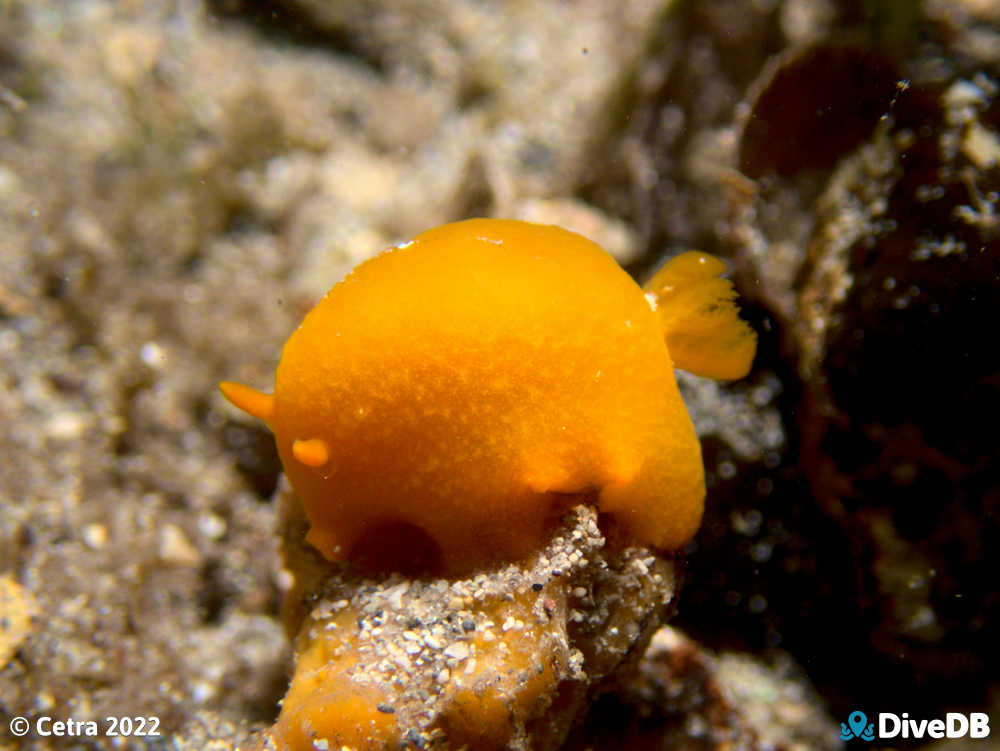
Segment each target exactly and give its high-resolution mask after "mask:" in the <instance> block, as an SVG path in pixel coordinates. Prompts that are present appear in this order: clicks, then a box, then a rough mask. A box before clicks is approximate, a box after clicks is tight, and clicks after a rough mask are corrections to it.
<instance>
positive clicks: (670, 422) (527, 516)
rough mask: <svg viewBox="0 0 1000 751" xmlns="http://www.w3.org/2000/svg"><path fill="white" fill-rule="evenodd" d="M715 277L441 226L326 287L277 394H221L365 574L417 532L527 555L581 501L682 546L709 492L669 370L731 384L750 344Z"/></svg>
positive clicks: (461, 563)
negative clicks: (248, 420)
mask: <svg viewBox="0 0 1000 751" xmlns="http://www.w3.org/2000/svg"><path fill="white" fill-rule="evenodd" d="M724 268H725V267H724V265H723V264H722V262H721V261H718V260H717V259H715V258H713V257H711V256H708V255H706V254H703V253H696V252H689V253H685V254H683V255H681V256H678V257H677V258H675V259H674V260H673V261H671V262H668V264H667V265H666V266H665V267H664V268H663V269H662V270H661V271H660V272H658V273H657V275H656V276H654V278H653V279H652V280H651V281H650V283H649V284H648V285H647V286H646V288H645V289H642V288H640V287H639V286H638V285H637V284H636V283H635V282H634V281H633V280H632V279H631V277H629V276H628V274H626V273H625V271H624V270H622V269H621V268H620V267H619V266H618V264H617V263H615V261H614V260H613V259H612V258H611V256H610V255H608V254H607V253H606V252H605V251H604V250H603V249H602V248H600V247H599V246H598V245H596V244H595V243H593V242H591V241H589V240H587V239H586V238H584V237H582V236H580V235H577V234H575V233H572V232H569V231H567V230H564V229H560V228H558V227H552V226H543V225H535V224H528V223H525V222H519V221H513V220H501V219H470V220H466V221H462V222H456V223H453V224H447V225H444V226H441V227H438V228H436V229H432V230H429V231H427V232H424V233H423V234H421V235H419V236H417V237H416V238H414V239H413V240H412V241H410V242H408V243H405V244H402V245H399V246H396V247H395V248H392V249H390V250H388V251H385V252H383V253H382V254H380V255H378V256H376V257H375V258H372V259H371V260H369V261H366V262H364V263H362V264H361V265H360V266H358V267H357V268H356V269H355V270H354V271H352V272H351V273H350V274H349V275H348V276H347V277H346V278H345V279H344V280H343V281H342V282H340V283H339V284H337V285H336V286H334V287H333V288H332V289H331V290H330V291H329V292H328V293H327V294H326V296H325V297H324V298H323V299H322V300H321V301H320V302H319V303H318V304H317V305H316V307H315V308H313V310H312V311H311V312H310V313H309V314H308V315H307V316H306V318H305V320H304V321H303V322H302V324H301V325H300V326H299V328H298V329H297V330H296V331H295V332H294V333H293V334H292V336H291V337H290V338H289V340H288V341H287V343H286V344H285V346H284V349H283V351H282V356H281V361H280V364H279V365H278V370H277V373H276V376H275V388H274V394H273V396H272V395H269V394H264V393H261V392H259V391H256V390H254V389H252V388H250V387H247V386H243V385H240V384H235V383H228V382H227V383H223V384H221V388H222V391H223V393H224V394H225V396H226V397H227V398H228V399H229V400H230V401H231V402H232V403H233V404H234V405H236V406H237V407H239V408H241V409H243V410H245V411H246V412H248V413H249V414H251V415H253V416H255V417H258V418H260V419H262V420H263V421H264V422H265V423H266V424H267V425H268V427H269V428H270V429H271V430H272V431H273V433H274V435H275V440H276V442H277V446H278V452H279V454H280V456H281V460H282V463H283V465H284V468H285V472H286V474H287V475H288V479H289V481H290V482H291V485H292V487H293V488H294V490H295V492H296V495H297V497H298V499H299V501H300V502H301V504H302V508H303V511H304V512H305V515H306V517H307V519H308V522H309V525H310V530H309V533H308V535H307V538H306V539H307V541H308V542H309V543H310V544H312V545H313V546H315V547H316V548H317V549H318V550H319V551H320V552H321V553H322V554H323V555H324V556H325V557H326V558H328V559H330V560H333V561H336V560H343V559H355V558H358V557H362V558H367V559H371V558H372V553H373V551H374V552H375V556H374V557H375V559H376V561H375V562H376V564H377V562H378V561H377V559H378V549H379V548H384V547H386V546H390V547H392V546H396V545H399V544H404V545H405V544H406V540H409V539H412V538H413V535H414V534H416V535H418V536H419V535H420V534H422V535H423V536H425V537H426V540H427V541H429V545H430V548H431V549H432V550H433V554H434V558H435V566H436V567H437V568H439V569H440V570H442V571H445V572H450V573H455V572H467V571H469V570H473V569H475V568H477V567H480V566H483V565H486V564H488V563H490V562H493V561H496V560H511V559H517V558H520V557H523V556H525V555H527V554H528V553H530V552H531V551H532V550H534V549H537V548H539V547H540V546H541V545H542V543H543V542H544V536H545V534H546V529H547V525H548V523H549V522H550V521H551V520H552V518H553V517H554V516H556V517H557V516H558V515H559V514H560V513H562V512H563V511H565V509H566V508H567V506H569V505H572V504H573V503H576V502H590V503H594V504H596V505H597V507H598V508H599V511H600V513H601V514H602V516H603V517H604V518H606V519H609V520H611V522H613V524H614V526H615V527H616V528H617V529H619V530H621V532H622V533H623V534H624V535H625V537H626V539H627V540H629V541H630V542H634V543H636V544H644V545H649V546H652V547H656V548H661V549H675V548H677V547H679V546H681V545H683V544H684V543H685V542H687V541H688V540H689V539H690V538H691V537H692V536H693V534H694V533H695V531H696V530H697V528H698V525H699V524H700V520H701V515H702V507H703V500H704V494H705V487H704V476H703V469H702V461H701V450H700V446H699V443H698V439H697V436H696V435H695V432H694V428H693V426H692V424H691V420H690V418H689V416H688V413H687V410H686V408H685V406H684V404H683V402H682V400H681V396H680V393H679V391H678V388H677V384H676V381H675V379H674V374H673V369H674V367H675V366H677V367H682V368H685V369H689V370H692V371H693V372H696V373H699V374H703V375H709V376H712V377H716V378H720V377H721V378H736V377H741V376H742V375H745V373H746V372H747V371H748V370H749V367H750V364H751V361H752V359H753V354H754V349H755V338H754V334H753V332H752V330H751V329H750V328H749V327H748V326H747V325H746V324H745V323H743V322H742V321H740V319H739V318H738V315H737V310H736V306H735V304H734V303H733V298H734V297H735V292H734V291H733V289H732V286H731V285H730V284H729V282H727V281H726V280H724V279H721V278H719V276H718V275H719V274H720V273H721V272H722V271H723V270H724ZM650 296H651V297H652V299H648V297H650ZM672 354H674V357H673V359H672V357H671V355H672ZM401 530H402V531H403V532H402V533H401V532H400V531H401ZM400 541H402V542H400ZM393 555H394V554H393Z"/></svg>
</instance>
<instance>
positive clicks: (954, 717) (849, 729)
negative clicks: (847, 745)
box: [840, 709, 990, 741]
mask: <svg viewBox="0 0 1000 751" xmlns="http://www.w3.org/2000/svg"><path fill="white" fill-rule="evenodd" d="M989 735H990V716H989V715H988V714H986V713H985V712H969V713H968V714H963V713H961V712H948V714H946V715H945V716H944V719H943V720H941V719H937V720H926V719H924V720H914V719H911V718H910V715H909V714H907V713H906V712H903V713H902V714H893V713H892V712H879V714H878V732H877V733H876V723H874V722H869V721H868V716H867V715H866V714H865V713H864V712H862V711H860V710H857V709H855V710H854V711H853V712H851V714H850V715H848V717H847V722H842V723H840V740H842V741H849V740H851V739H852V738H858V739H860V740H863V741H873V740H875V739H876V738H879V739H883V740H885V739H891V738H965V737H969V738H988V737H989Z"/></svg>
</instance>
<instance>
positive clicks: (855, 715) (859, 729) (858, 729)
mask: <svg viewBox="0 0 1000 751" xmlns="http://www.w3.org/2000/svg"><path fill="white" fill-rule="evenodd" d="M841 716H843V715H841ZM847 724H848V725H850V726H851V730H853V731H854V737H855V738H860V737H861V734H862V733H863V732H865V725H867V724H868V718H867V717H865V713H864V712H851V714H850V716H849V717H848V718H847Z"/></svg>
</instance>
